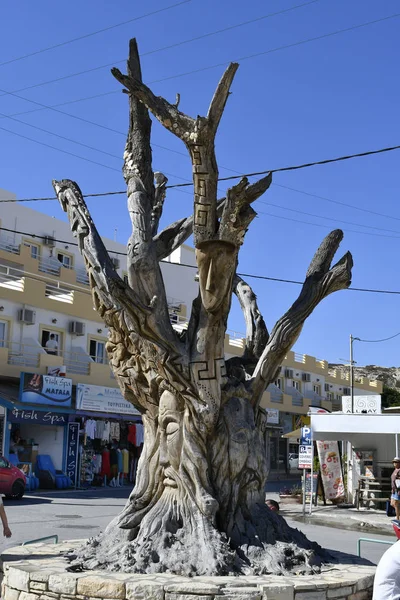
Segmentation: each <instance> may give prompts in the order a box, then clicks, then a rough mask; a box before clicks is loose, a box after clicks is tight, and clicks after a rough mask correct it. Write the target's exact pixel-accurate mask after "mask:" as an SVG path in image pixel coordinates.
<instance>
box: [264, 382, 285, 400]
mask: <svg viewBox="0 0 400 600" xmlns="http://www.w3.org/2000/svg"><path fill="white" fill-rule="evenodd" d="M267 392H269V395H270V398H271V402H277V403H279V404H282V402H283V392H282V390H281V389H279V388H278V386H277V385H275V384H274V383H271V384H270V385H269V386H268V387H267Z"/></svg>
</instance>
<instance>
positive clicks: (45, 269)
mask: <svg viewBox="0 0 400 600" xmlns="http://www.w3.org/2000/svg"><path fill="white" fill-rule="evenodd" d="M60 270H61V263H60V262H59V261H58V260H56V259H55V258H41V259H40V261H39V271H40V272H41V273H49V274H50V275H57V276H59V275H60Z"/></svg>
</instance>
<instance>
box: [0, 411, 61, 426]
mask: <svg viewBox="0 0 400 600" xmlns="http://www.w3.org/2000/svg"><path fill="white" fill-rule="evenodd" d="M8 418H9V421H11V422H12V423H36V424H37V425H59V426H63V425H66V424H67V423H68V414H66V413H56V412H53V411H51V410H49V411H47V412H46V411H41V410H35V409H28V410H25V409H23V408H13V409H12V410H9V411H8Z"/></svg>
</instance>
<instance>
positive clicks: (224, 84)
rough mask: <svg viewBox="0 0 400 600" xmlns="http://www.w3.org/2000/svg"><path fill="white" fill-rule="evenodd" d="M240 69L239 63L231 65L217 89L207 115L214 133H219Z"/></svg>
mask: <svg viewBox="0 0 400 600" xmlns="http://www.w3.org/2000/svg"><path fill="white" fill-rule="evenodd" d="M238 68H239V65H238V63H231V64H230V65H229V67H228V68H227V69H226V71H225V73H224V74H223V76H222V78H221V80H220V82H219V84H218V87H217V89H216V90H215V94H214V97H213V99H212V100H211V104H210V108H209V109H208V113H207V121H208V122H209V124H210V126H211V128H212V130H213V131H214V133H215V132H216V131H217V129H218V125H219V123H220V121H221V117H222V115H223V112H224V109H225V105H226V102H227V100H228V96H229V94H230V91H229V90H230V87H231V85H232V81H233V78H234V77H235V74H236V71H237V70H238Z"/></svg>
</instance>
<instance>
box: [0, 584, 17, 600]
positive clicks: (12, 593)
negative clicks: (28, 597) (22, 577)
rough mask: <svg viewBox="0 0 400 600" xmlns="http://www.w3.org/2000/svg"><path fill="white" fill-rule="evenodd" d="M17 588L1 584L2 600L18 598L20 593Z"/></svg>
mask: <svg viewBox="0 0 400 600" xmlns="http://www.w3.org/2000/svg"><path fill="white" fill-rule="evenodd" d="M20 593H21V592H20V591H19V590H14V589H13V588H10V587H8V585H5V586H3V594H2V598H3V600H19V595H20Z"/></svg>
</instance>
